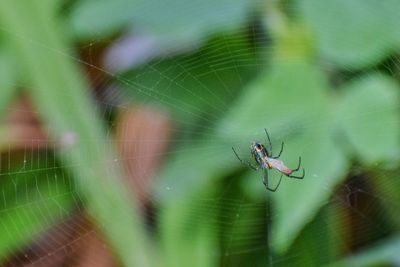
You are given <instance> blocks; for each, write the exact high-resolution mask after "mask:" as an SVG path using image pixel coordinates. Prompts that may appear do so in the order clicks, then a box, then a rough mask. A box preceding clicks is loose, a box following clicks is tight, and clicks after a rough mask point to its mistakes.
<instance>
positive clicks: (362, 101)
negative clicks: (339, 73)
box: [336, 73, 400, 164]
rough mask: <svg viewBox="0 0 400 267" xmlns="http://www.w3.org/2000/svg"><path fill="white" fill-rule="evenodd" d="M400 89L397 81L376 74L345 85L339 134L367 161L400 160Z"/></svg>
mask: <svg viewBox="0 0 400 267" xmlns="http://www.w3.org/2000/svg"><path fill="white" fill-rule="evenodd" d="M399 90H400V88H399V87H398V86H397V84H396V82H395V81H394V80H392V79H391V78H389V77H387V76H384V75H381V74H377V73H376V74H370V75H367V76H364V77H361V78H358V79H356V80H354V81H352V82H351V83H349V84H347V85H345V86H344V88H342V92H343V96H342V98H341V100H340V102H339V105H338V111H337V113H336V116H337V118H336V120H337V121H338V124H339V127H340V133H343V134H344V135H345V137H346V141H347V143H349V145H350V148H351V149H353V150H354V152H355V153H356V155H357V156H358V157H359V158H360V159H361V160H362V161H364V162H365V163H367V164H372V163H376V162H378V161H389V162H393V161H394V160H396V159H399V156H400V155H399V148H400V143H399V137H400V129H399V127H398V125H399V123H400V117H399V115H398V112H399V108H398V101H399Z"/></svg>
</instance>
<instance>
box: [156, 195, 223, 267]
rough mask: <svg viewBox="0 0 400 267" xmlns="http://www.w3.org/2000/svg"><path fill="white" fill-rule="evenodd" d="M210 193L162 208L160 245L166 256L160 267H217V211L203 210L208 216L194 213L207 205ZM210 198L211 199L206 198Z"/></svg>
mask: <svg viewBox="0 0 400 267" xmlns="http://www.w3.org/2000/svg"><path fill="white" fill-rule="evenodd" d="M209 193H210V192H203V193H202V192H196V193H195V194H194V195H192V196H190V198H185V199H180V200H178V201H174V202H168V205H163V209H162V211H161V216H160V222H161V225H160V233H161V246H162V248H163V250H162V251H163V252H164V255H163V256H164V257H163V261H162V263H160V264H159V265H158V266H167V267H175V266H178V267H179V266H193V267H197V266H198V267H203V266H204V267H212V266H217V265H218V264H217V262H218V257H217V255H216V254H215V252H216V251H217V249H218V243H217V240H216V226H215V225H214V223H215V221H216V219H215V211H216V210H215V209H214V210H213V209H211V210H204V214H206V215H207V216H204V217H200V216H198V214H195V212H197V211H198V210H199V208H201V207H202V205H208V204H210V203H209V200H208V199H209V197H210V194H209ZM207 196H208V197H207Z"/></svg>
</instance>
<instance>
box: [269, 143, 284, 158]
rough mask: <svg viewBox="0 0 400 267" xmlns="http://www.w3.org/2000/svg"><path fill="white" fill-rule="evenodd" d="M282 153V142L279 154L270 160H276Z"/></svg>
mask: <svg viewBox="0 0 400 267" xmlns="http://www.w3.org/2000/svg"><path fill="white" fill-rule="evenodd" d="M282 151H283V142H282V146H281V151H279V154H278V156H275V157H271V158H273V159H278V158H279V157H280V156H281V154H282Z"/></svg>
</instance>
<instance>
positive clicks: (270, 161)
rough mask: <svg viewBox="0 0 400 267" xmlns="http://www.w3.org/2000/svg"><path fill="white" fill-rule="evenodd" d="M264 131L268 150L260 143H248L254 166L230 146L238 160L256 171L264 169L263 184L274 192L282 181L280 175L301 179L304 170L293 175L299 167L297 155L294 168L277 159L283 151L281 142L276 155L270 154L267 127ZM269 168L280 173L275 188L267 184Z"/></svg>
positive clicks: (270, 148) (270, 145)
mask: <svg viewBox="0 0 400 267" xmlns="http://www.w3.org/2000/svg"><path fill="white" fill-rule="evenodd" d="M264 130H265V133H266V134H267V138H268V143H269V150H268V149H267V148H266V147H265V146H264V145H263V144H261V143H258V142H252V143H251V145H250V152H251V155H252V156H253V158H254V160H255V161H256V163H257V166H254V165H253V164H251V163H250V162H249V161H244V160H242V159H241V158H240V157H239V155H238V154H237V153H236V151H235V149H234V148H233V147H232V150H233V153H235V155H236V157H237V158H238V159H239V161H240V162H241V163H243V164H245V165H247V166H249V167H250V168H252V169H253V170H255V171H257V170H259V169H262V170H264V176H263V184H264V186H265V188H266V189H267V190H269V191H271V192H275V191H276V190H277V189H278V187H279V185H280V184H281V181H282V176H283V175H285V176H287V177H289V178H295V179H303V178H304V175H305V171H304V168H303V174H302V175H301V176H296V175H293V173H294V172H297V171H298V170H299V169H300V165H301V157H299V164H298V166H297V168H296V169H290V168H288V167H286V166H285V164H284V163H283V162H282V161H281V160H278V158H279V157H280V156H281V154H282V151H283V142H282V146H281V151H280V152H279V154H278V156H275V157H274V156H272V143H271V139H270V138H269V134H268V131H267V129H264ZM270 169H275V170H277V171H278V172H280V173H281V177H280V178H279V182H278V184H277V186H276V187H275V188H271V187H269V186H268V170H270Z"/></svg>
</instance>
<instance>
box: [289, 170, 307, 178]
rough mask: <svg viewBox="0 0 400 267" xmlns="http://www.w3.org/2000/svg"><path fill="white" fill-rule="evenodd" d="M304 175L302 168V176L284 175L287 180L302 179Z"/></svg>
mask: <svg viewBox="0 0 400 267" xmlns="http://www.w3.org/2000/svg"><path fill="white" fill-rule="evenodd" d="M305 174H306V172H305V170H304V168H303V174H302V175H301V176H295V175H286V176H287V177H289V178H295V179H303V178H304V175H305Z"/></svg>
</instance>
